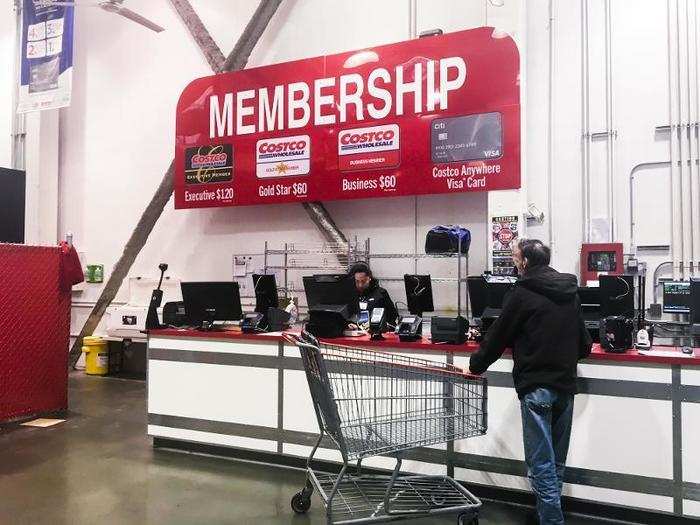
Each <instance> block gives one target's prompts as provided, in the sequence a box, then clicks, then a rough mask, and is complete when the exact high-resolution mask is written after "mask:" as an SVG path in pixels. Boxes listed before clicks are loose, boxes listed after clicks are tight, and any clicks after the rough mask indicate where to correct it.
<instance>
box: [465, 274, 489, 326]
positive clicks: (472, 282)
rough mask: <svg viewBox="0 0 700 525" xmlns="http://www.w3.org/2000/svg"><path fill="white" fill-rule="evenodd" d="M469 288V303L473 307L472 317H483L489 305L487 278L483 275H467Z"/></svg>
mask: <svg viewBox="0 0 700 525" xmlns="http://www.w3.org/2000/svg"><path fill="white" fill-rule="evenodd" d="M467 290H468V291H469V304H470V305H471V308H472V317H477V318H478V317H481V314H482V313H484V310H485V309H486V307H487V306H488V296H487V294H488V290H487V284H486V279H484V276H483V275H475V276H471V277H467Z"/></svg>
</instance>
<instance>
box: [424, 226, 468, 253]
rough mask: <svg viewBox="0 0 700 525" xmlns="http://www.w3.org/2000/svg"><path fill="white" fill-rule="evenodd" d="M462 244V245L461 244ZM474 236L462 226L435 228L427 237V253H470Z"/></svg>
mask: <svg viewBox="0 0 700 525" xmlns="http://www.w3.org/2000/svg"><path fill="white" fill-rule="evenodd" d="M460 242H461V244H460ZM471 242H472V235H471V233H470V232H469V230H467V229H466V228H464V227H462V226H454V225H447V226H435V227H434V228H431V229H430V231H429V232H428V235H426V236H425V253H457V251H458V250H460V247H461V252H462V253H469V245H470V244H471Z"/></svg>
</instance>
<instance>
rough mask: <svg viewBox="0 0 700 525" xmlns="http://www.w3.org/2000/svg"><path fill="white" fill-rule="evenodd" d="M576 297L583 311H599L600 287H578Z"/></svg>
mask: <svg viewBox="0 0 700 525" xmlns="http://www.w3.org/2000/svg"><path fill="white" fill-rule="evenodd" d="M578 298H579V301H580V302H581V309H582V310H583V312H600V288H598V287H597V286H595V287H594V286H591V287H587V286H581V287H579V289H578Z"/></svg>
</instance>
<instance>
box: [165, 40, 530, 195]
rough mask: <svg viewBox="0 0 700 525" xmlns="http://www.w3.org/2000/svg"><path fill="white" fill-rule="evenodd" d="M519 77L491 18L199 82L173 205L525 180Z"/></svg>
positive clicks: (182, 134)
mask: <svg viewBox="0 0 700 525" xmlns="http://www.w3.org/2000/svg"><path fill="white" fill-rule="evenodd" d="M519 88H520V86H519V55H518V50H517V47H516V45H515V42H514V41H513V40H512V38H510V37H509V36H507V35H505V34H503V33H502V32H500V31H497V30H494V29H493V28H489V27H482V28H478V29H472V30H468V31H460V32H457V33H449V34H445V35H441V36H434V37H427V38H420V39H416V40H410V41H407V42H400V43H397V44H391V45H386V46H380V47H375V48H368V49H364V50H360V51H353V52H349V53H341V54H338V55H329V56H323V57H317V58H310V59H305V60H298V61H294V62H287V63H282V64H276V65H272V66H265V67H258V68H252V69H245V70H242V71H236V72H233V73H224V74H219V75H214V76H209V77H205V78H200V79H197V80H195V81H193V82H192V83H190V84H189V85H188V86H187V87H186V88H185V90H184V91H183V93H182V95H181V96H180V100H179V102H178V105H177V122H176V147H175V166H176V178H175V207H176V208H205V207H219V206H240V205H249V204H272V203H282V202H301V201H325V200H336V199H363V198H371V197H390V196H399V195H423V194H434V193H454V192H466V191H488V190H499V189H512V188H519V187H520V96H519Z"/></svg>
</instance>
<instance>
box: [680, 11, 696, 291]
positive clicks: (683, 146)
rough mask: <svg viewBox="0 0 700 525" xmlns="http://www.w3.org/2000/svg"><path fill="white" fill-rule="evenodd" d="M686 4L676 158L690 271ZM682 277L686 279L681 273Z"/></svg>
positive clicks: (685, 256) (684, 248)
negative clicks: (679, 176)
mask: <svg viewBox="0 0 700 525" xmlns="http://www.w3.org/2000/svg"><path fill="white" fill-rule="evenodd" d="M688 16H689V13H688V0H679V4H678V92H679V93H678V95H679V97H678V109H679V111H678V125H679V128H678V131H679V133H678V139H679V145H678V154H679V158H680V162H681V165H680V173H681V232H682V236H683V241H682V242H683V244H682V249H681V254H682V255H681V260H682V261H683V266H684V268H685V267H686V266H687V267H689V268H690V267H692V265H691V264H690V263H691V261H692V242H693V241H692V226H691V219H692V215H691V211H690V210H691V206H692V203H691V191H690V189H691V188H690V177H691V166H690V162H689V161H690V134H689V133H688V131H689V127H688V126H689V122H690V120H689V118H688V117H689V112H690V74H689V72H690V63H689V60H690V56H689V55H690V53H689V40H688ZM683 277H686V274H685V271H684V272H683Z"/></svg>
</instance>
